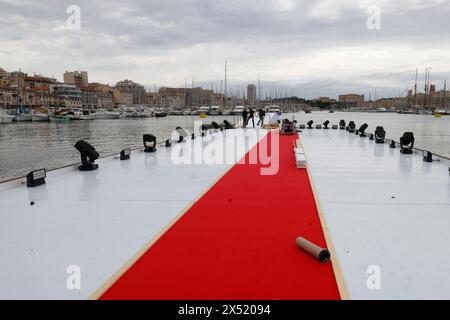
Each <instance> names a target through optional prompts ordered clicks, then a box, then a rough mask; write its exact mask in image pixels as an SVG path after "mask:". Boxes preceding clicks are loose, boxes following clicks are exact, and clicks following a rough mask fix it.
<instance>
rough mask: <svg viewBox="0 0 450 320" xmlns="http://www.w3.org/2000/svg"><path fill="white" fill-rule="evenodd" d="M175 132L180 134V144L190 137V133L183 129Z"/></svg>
mask: <svg viewBox="0 0 450 320" xmlns="http://www.w3.org/2000/svg"><path fill="white" fill-rule="evenodd" d="M175 131H176V132H178V134H179V138H178V143H182V142H183V141H184V138H186V137H187V136H188V133H187V132H186V130H184V129H183V128H181V127H177V128H176V129H175Z"/></svg>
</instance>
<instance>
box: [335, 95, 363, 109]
mask: <svg viewBox="0 0 450 320" xmlns="http://www.w3.org/2000/svg"><path fill="white" fill-rule="evenodd" d="M339 103H341V104H344V105H345V106H346V107H348V108H358V107H362V106H364V95H359V94H343V95H340V96H339Z"/></svg>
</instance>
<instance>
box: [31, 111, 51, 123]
mask: <svg viewBox="0 0 450 320" xmlns="http://www.w3.org/2000/svg"><path fill="white" fill-rule="evenodd" d="M46 121H50V116H49V114H48V113H44V112H33V122H46Z"/></svg>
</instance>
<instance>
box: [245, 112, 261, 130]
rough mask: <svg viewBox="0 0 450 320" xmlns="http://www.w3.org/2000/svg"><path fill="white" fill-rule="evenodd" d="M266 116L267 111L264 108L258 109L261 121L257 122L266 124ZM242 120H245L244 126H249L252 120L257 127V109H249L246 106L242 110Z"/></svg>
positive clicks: (258, 124)
mask: <svg viewBox="0 0 450 320" xmlns="http://www.w3.org/2000/svg"><path fill="white" fill-rule="evenodd" d="M265 116H266V111H264V110H263V109H258V118H259V121H258V123H257V124H256V125H257V126H261V127H263V126H264V117H265ZM242 120H243V128H247V126H248V123H249V122H250V120H252V124H253V128H254V127H255V110H253V109H252V108H250V110H247V109H245V108H244V110H243V111H242Z"/></svg>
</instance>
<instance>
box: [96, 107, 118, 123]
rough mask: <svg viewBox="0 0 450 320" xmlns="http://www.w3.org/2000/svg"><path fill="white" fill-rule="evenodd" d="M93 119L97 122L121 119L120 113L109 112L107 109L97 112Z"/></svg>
mask: <svg viewBox="0 0 450 320" xmlns="http://www.w3.org/2000/svg"><path fill="white" fill-rule="evenodd" d="M91 116H92V118H94V119H95V120H109V119H119V118H120V112H113V111H108V110H105V109H99V110H96V111H95V112H94V113H92V114H91Z"/></svg>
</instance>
